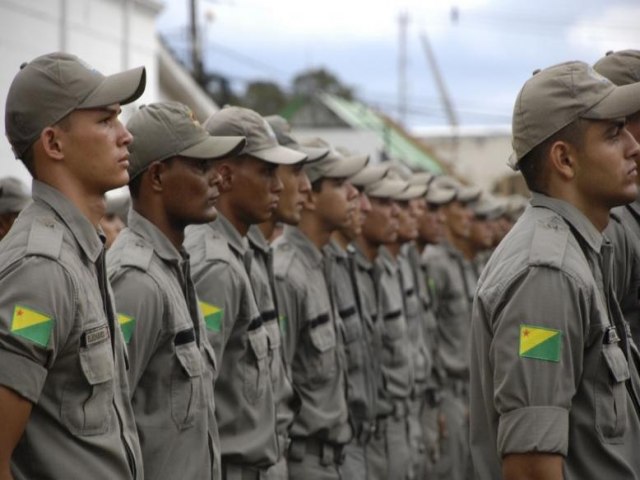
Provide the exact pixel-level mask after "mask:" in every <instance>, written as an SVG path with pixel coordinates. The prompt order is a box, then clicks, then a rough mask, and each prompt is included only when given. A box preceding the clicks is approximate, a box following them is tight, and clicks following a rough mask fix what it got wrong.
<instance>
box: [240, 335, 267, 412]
mask: <svg viewBox="0 0 640 480" xmlns="http://www.w3.org/2000/svg"><path fill="white" fill-rule="evenodd" d="M243 373H244V382H243V383H244V396H245V398H246V399H247V402H249V404H251V405H254V404H255V403H256V402H257V401H258V399H260V398H261V397H262V396H263V395H264V392H265V390H266V388H267V376H268V375H269V374H270V372H269V337H268V336H267V331H266V329H265V327H264V326H263V325H261V326H259V327H258V328H255V329H253V330H249V331H248V332H247V354H246V355H245V361H244V365H243Z"/></svg>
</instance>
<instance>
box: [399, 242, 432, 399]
mask: <svg viewBox="0 0 640 480" xmlns="http://www.w3.org/2000/svg"><path fill="white" fill-rule="evenodd" d="M412 250H415V248H414V247H413V245H412V244H409V243H406V244H404V245H402V247H401V248H400V254H399V255H398V258H397V261H398V266H399V273H400V282H401V287H402V290H403V292H404V295H403V298H404V314H405V318H406V319H407V332H408V334H409V341H410V344H411V348H412V352H413V353H412V357H411V363H412V367H413V380H414V383H413V387H414V393H415V394H416V395H418V396H422V394H423V393H424V392H425V391H426V390H427V381H428V379H429V376H430V373H431V372H430V371H431V364H432V360H431V354H430V353H429V350H428V349H427V344H426V340H425V333H426V326H425V324H426V321H427V317H426V309H425V308H426V307H425V304H424V303H423V302H424V300H425V299H424V296H423V295H424V292H423V291H422V290H421V288H420V285H419V284H418V276H417V275H416V272H415V270H414V266H417V267H418V268H419V266H420V263H419V262H418V263H413V262H415V260H416V258H417V255H414V254H412V253H411V251H412ZM418 258H419V257H418ZM421 280H422V281H423V282H424V279H423V278H422V279H421Z"/></svg>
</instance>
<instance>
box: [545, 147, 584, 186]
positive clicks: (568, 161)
mask: <svg viewBox="0 0 640 480" xmlns="http://www.w3.org/2000/svg"><path fill="white" fill-rule="evenodd" d="M577 153H578V152H577V150H576V148H575V147H574V146H573V145H572V144H570V143H569V142H565V141H563V140H558V141H557V142H554V143H553V144H551V146H550V147H549V165H550V167H551V169H552V170H554V171H555V172H556V174H558V175H560V177H561V178H562V179H564V180H565V181H569V180H572V179H573V178H574V177H575V174H576V155H577Z"/></svg>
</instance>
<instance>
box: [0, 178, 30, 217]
mask: <svg viewBox="0 0 640 480" xmlns="http://www.w3.org/2000/svg"><path fill="white" fill-rule="evenodd" d="M29 202H31V195H29V192H28V191H27V187H26V186H25V185H24V183H22V182H21V181H20V180H18V179H17V178H15V177H5V178H0V214H4V213H19V212H21V211H22V209H23V208H24V207H26V206H27V205H28V204H29Z"/></svg>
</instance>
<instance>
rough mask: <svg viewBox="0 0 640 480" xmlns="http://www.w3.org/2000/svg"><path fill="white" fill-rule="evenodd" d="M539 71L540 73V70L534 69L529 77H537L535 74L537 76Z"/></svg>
mask: <svg viewBox="0 0 640 480" xmlns="http://www.w3.org/2000/svg"><path fill="white" fill-rule="evenodd" d="M541 71H542V69H540V68H536V69H535V70H534V71H533V73H532V74H531V76H533V75H537V74H539V73H540V72H541Z"/></svg>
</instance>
